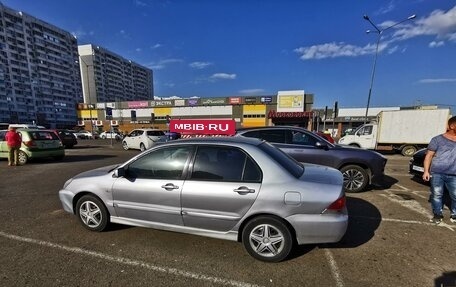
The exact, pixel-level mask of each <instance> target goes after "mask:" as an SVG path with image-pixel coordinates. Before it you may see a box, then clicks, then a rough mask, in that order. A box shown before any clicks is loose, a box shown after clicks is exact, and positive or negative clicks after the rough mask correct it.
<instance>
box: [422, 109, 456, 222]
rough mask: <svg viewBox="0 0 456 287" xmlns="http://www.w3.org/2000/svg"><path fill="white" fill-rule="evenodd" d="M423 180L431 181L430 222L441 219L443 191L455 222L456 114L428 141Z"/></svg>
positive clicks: (451, 219) (440, 220)
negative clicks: (439, 132)
mask: <svg viewBox="0 0 456 287" xmlns="http://www.w3.org/2000/svg"><path fill="white" fill-rule="evenodd" d="M423 180H424V181H430V183H431V205H432V212H433V213H434V217H433V218H432V219H431V222H434V223H436V224H439V223H441V222H442V220H443V193H444V190H445V188H446V189H447V190H448V192H449V194H450V198H451V208H450V209H451V217H450V221H451V222H454V223H456V116H454V117H451V118H450V119H449V120H448V130H447V131H446V132H445V133H444V134H441V135H438V136H435V137H433V138H432V139H431V141H430V142H429V145H428V147H427V153H426V157H425V158H424V173H423Z"/></svg>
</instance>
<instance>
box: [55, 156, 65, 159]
mask: <svg viewBox="0 0 456 287" xmlns="http://www.w3.org/2000/svg"><path fill="white" fill-rule="evenodd" d="M64 158H65V155H58V156H55V157H54V159H55V160H62V159H64Z"/></svg>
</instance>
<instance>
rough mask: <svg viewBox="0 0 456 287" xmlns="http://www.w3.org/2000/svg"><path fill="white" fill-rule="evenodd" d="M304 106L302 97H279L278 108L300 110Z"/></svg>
mask: <svg viewBox="0 0 456 287" xmlns="http://www.w3.org/2000/svg"><path fill="white" fill-rule="evenodd" d="M303 106H304V96H280V97H279V108H284V109H286V108H301V107H303Z"/></svg>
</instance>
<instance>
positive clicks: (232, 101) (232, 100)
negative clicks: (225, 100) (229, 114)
mask: <svg viewBox="0 0 456 287" xmlns="http://www.w3.org/2000/svg"><path fill="white" fill-rule="evenodd" d="M240 103H241V98H230V105H239V104H240Z"/></svg>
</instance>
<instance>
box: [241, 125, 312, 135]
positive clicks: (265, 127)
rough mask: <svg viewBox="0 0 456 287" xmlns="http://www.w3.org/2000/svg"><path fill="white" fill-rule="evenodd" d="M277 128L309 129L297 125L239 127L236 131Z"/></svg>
mask: <svg viewBox="0 0 456 287" xmlns="http://www.w3.org/2000/svg"><path fill="white" fill-rule="evenodd" d="M277 129H281V130H288V129H298V130H306V131H309V130H308V129H306V128H303V127H297V126H264V127H251V128H239V129H237V130H236V133H238V132H245V131H253V130H277Z"/></svg>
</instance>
